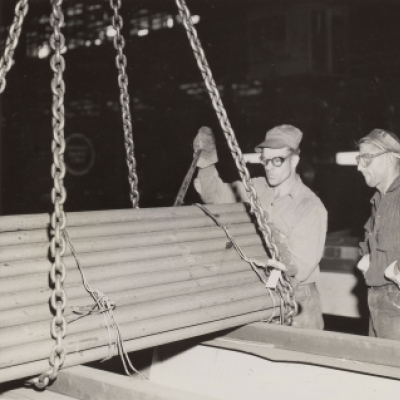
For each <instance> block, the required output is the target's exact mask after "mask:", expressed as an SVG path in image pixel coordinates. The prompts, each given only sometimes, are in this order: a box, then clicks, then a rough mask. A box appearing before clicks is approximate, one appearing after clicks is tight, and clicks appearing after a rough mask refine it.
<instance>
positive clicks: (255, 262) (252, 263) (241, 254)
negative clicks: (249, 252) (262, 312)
mask: <svg viewBox="0 0 400 400" xmlns="http://www.w3.org/2000/svg"><path fill="white" fill-rule="evenodd" d="M195 205H196V206H197V207H199V208H200V209H201V210H202V211H203V212H204V214H206V215H207V216H209V217H210V218H211V219H212V220H213V221H214V222H215V224H216V225H217V226H218V227H220V228H221V229H222V230H223V231H224V232H225V235H226V236H227V238H228V239H229V240H230V241H231V243H232V245H233V247H234V248H235V250H236V252H237V253H238V255H239V257H240V258H241V259H242V260H243V261H246V262H247V263H248V264H249V265H250V266H251V268H252V270H253V271H254V272H255V273H256V275H257V276H258V278H259V279H260V281H261V282H262V283H263V284H264V285H265V288H266V289H267V291H268V294H269V295H270V297H271V300H272V302H273V304H274V312H273V314H272V316H271V318H269V319H268V320H264V321H263V322H272V320H273V319H274V318H275V316H276V302H275V297H274V295H273V294H272V291H271V289H270V288H269V287H268V285H267V281H266V280H265V278H264V277H263V276H262V274H260V271H259V270H258V268H262V269H263V270H264V271H266V270H267V267H268V264H267V263H264V262H262V261H260V260H257V259H256V258H248V257H247V256H246V254H245V253H244V251H243V250H242V248H241V247H240V246H239V245H238V243H237V242H236V240H235V238H234V237H233V236H232V235H231V233H230V232H229V230H228V228H227V227H226V226H224V225H221V224H220V223H219V221H218V218H217V217H216V216H215V215H214V214H213V213H212V212H211V211H210V210H209V209H208V208H207V207H205V206H204V205H202V204H199V203H196V204H195ZM276 292H277V294H278V295H279V297H280V299H281V316H280V318H281V319H280V322H281V323H282V315H283V314H282V312H283V309H282V306H283V298H282V294H281V292H280V290H279V289H277V290H276Z"/></svg>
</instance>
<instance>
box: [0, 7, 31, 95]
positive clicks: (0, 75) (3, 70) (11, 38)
mask: <svg viewBox="0 0 400 400" xmlns="http://www.w3.org/2000/svg"><path fill="white" fill-rule="evenodd" d="M28 8H29V6H28V0H20V1H19V2H18V3H17V5H16V6H15V15H14V21H13V23H12V24H11V26H10V30H9V32H8V37H7V41H6V46H5V49H4V55H3V57H1V59H0V93H3V92H4V89H5V88H6V75H7V72H8V71H9V70H10V69H11V67H12V65H13V55H14V51H15V49H16V47H17V45H18V40H19V37H20V35H21V30H22V24H23V22H24V18H25V16H26V14H27V12H28Z"/></svg>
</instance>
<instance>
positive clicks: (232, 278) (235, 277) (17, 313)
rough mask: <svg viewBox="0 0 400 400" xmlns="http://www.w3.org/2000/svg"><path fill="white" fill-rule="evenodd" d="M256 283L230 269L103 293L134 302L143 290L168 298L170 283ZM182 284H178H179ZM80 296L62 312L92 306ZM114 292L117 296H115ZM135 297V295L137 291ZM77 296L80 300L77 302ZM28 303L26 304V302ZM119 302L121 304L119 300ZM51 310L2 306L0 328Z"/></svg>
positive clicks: (40, 317) (42, 305)
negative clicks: (194, 277)
mask: <svg viewBox="0 0 400 400" xmlns="http://www.w3.org/2000/svg"><path fill="white" fill-rule="evenodd" d="M238 281H239V282H243V281H246V282H256V281H259V279H258V277H257V276H256V274H255V273H254V272H253V271H242V272H232V273H229V274H225V275H213V276H208V277H203V278H198V279H190V280H182V281H180V282H176V281H174V280H173V279H170V280H168V279H166V280H165V281H164V282H162V284H160V283H159V284H154V285H147V286H144V287H136V288H134V289H132V286H133V285H131V286H130V287H129V288H128V289H127V290H126V291H122V290H121V289H119V288H115V289H114V290H108V291H104V293H105V294H106V295H107V296H108V297H109V298H110V299H111V300H113V301H115V302H116V301H117V300H116V297H117V296H118V295H120V296H122V295H123V294H124V293H125V292H129V294H130V295H131V299H128V300H126V301H128V302H129V303H134V302H140V301H146V300H147V299H146V297H144V298H143V297H135V293H136V292H138V293H143V292H144V293H145V294H147V295H148V296H150V297H152V298H154V297H157V296H159V297H167V296H166V294H167V293H168V292H166V293H165V294H164V293H163V291H165V290H167V289H168V288H169V286H167V285H172V287H174V288H177V289H178V290H179V289H182V288H193V287H195V288H198V289H199V290H200V288H201V287H202V286H208V285H209V284H218V285H220V286H221V287H222V286H228V285H229V284H230V283H232V284H233V282H234V283H236V282H238ZM179 283H181V285H180V286H179V285H178V284H179ZM81 294H82V296H81V297H79V296H77V297H76V298H75V299H74V298H72V299H71V300H70V301H69V304H70V306H69V307H67V309H66V313H65V315H70V314H71V313H72V312H73V311H74V309H72V305H73V304H77V306H80V307H82V306H87V305H89V306H91V305H93V303H94V302H93V299H92V298H91V296H90V295H89V294H88V293H87V292H82V293H81ZM116 295H117V296H116ZM136 296H138V294H136ZM78 299H79V302H78ZM28 304H29V303H28ZM118 304H121V302H119V303H118ZM51 315H52V314H51V312H50V309H49V306H48V302H45V303H43V302H41V303H38V304H36V305H32V306H29V305H25V306H22V307H18V308H14V309H11V308H10V309H5V310H3V311H1V313H0V328H4V327H7V326H14V325H23V324H26V323H30V322H35V321H42V320H47V319H48V317H49V316H51Z"/></svg>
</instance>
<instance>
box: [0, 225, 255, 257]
mask: <svg viewBox="0 0 400 400" xmlns="http://www.w3.org/2000/svg"><path fill="white" fill-rule="evenodd" d="M229 231H230V233H231V234H232V235H233V237H235V238H237V239H238V241H239V243H240V237H241V236H247V235H253V236H254V237H257V231H256V228H255V226H254V224H251V223H247V224H238V225H233V226H230V227H229ZM211 239H226V234H225V232H224V231H223V230H222V229H221V228H219V227H216V226H215V227H209V228H194V229H191V230H187V231H163V232H150V233H137V234H132V235H123V236H109V237H97V238H79V239H75V238H73V237H70V240H71V243H72V245H73V247H74V248H75V251H76V253H77V254H78V255H80V254H82V253H89V252H90V253H92V252H99V251H113V250H117V251H118V250H123V249H133V248H138V247H148V246H159V245H164V244H169V243H171V244H172V243H186V242H199V241H203V240H211ZM259 241H260V243H261V238H260V240H259ZM48 253H49V243H32V244H26V245H20V246H6V247H0V262H7V261H16V260H30V259H35V258H42V257H43V258H44V257H47V256H48ZM70 254H71V251H70V248H69V246H66V251H65V256H68V255H70Z"/></svg>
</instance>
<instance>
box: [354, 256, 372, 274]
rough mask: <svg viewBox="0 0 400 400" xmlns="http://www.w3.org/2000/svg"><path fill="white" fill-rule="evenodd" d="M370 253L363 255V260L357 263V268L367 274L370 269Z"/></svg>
mask: <svg viewBox="0 0 400 400" xmlns="http://www.w3.org/2000/svg"><path fill="white" fill-rule="evenodd" d="M369 263H370V262H369V254H365V255H364V256H362V257H361V260H360V261H359V262H358V264H357V268H358V269H359V270H360V271H361V272H362V273H363V274H364V275H365V274H366V272H367V271H368V269H369Z"/></svg>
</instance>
